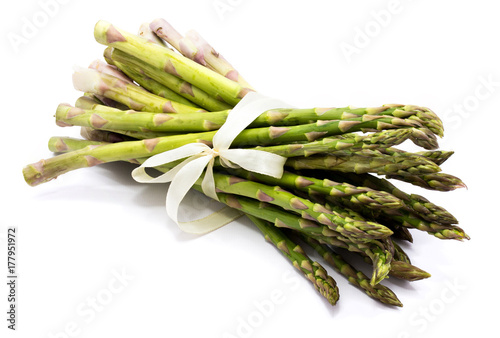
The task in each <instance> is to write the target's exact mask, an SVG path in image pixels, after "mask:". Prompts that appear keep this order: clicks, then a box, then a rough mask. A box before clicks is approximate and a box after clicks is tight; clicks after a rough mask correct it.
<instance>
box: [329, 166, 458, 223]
mask: <svg viewBox="0 0 500 338" xmlns="http://www.w3.org/2000/svg"><path fill="white" fill-rule="evenodd" d="M438 165H439V164H438ZM325 174H326V175H327V176H326V177H331V178H332V179H336V180H340V181H342V182H344V181H346V180H347V181H348V182H350V183H353V184H356V185H360V186H365V187H370V188H372V189H375V190H381V191H386V192H388V193H390V194H392V195H394V196H396V197H398V198H399V199H401V200H402V201H403V202H404V204H405V206H406V207H407V208H408V209H409V210H411V211H412V212H414V213H416V214H418V215H419V216H420V217H422V218H423V219H425V220H427V221H430V222H436V223H442V224H456V223H458V221H457V219H456V218H455V217H454V216H453V215H452V214H451V213H450V212H448V211H447V210H446V209H444V208H443V207H441V206H438V205H436V204H434V203H432V202H430V201H429V200H428V199H426V198H425V197H423V196H420V195H417V194H407V193H405V192H404V191H402V190H400V189H399V188H397V187H396V186H395V185H394V184H392V183H391V182H390V181H388V180H387V179H384V178H380V177H375V176H373V175H370V174H351V173H339V172H336V173H332V172H328V173H325Z"/></svg>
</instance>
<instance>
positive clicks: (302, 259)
mask: <svg viewBox="0 0 500 338" xmlns="http://www.w3.org/2000/svg"><path fill="white" fill-rule="evenodd" d="M247 216H248V218H250V220H251V221H252V222H253V223H254V224H255V225H256V226H257V228H258V229H259V230H260V231H261V232H262V233H263V234H264V236H265V238H266V240H267V241H269V242H270V243H272V244H274V246H276V248H278V249H279V250H280V251H281V252H282V253H283V254H284V255H285V256H286V257H287V258H288V259H289V260H290V261H291V262H292V264H293V266H294V267H295V268H297V270H299V271H300V272H302V273H303V274H304V276H305V277H306V278H307V279H309V280H310V281H311V283H312V284H313V286H314V288H315V289H316V290H317V291H318V292H319V293H320V294H321V295H322V296H323V297H325V298H326V299H327V300H328V302H329V303H330V304H331V305H335V304H336V303H337V301H338V299H339V290H338V287H337V283H336V282H335V280H334V279H333V278H332V277H331V276H329V275H328V273H327V272H326V270H325V269H324V268H323V267H322V266H321V265H320V264H319V263H318V262H315V261H313V260H311V259H310V258H309V257H308V256H307V255H306V253H305V252H304V250H302V248H301V247H300V246H299V245H297V244H296V243H294V242H293V241H292V240H291V239H290V238H288V237H287V236H286V235H285V234H284V233H283V232H282V231H280V229H278V228H276V227H275V226H273V225H272V224H271V223H269V222H266V221H264V220H262V219H260V218H257V217H254V216H251V215H247Z"/></svg>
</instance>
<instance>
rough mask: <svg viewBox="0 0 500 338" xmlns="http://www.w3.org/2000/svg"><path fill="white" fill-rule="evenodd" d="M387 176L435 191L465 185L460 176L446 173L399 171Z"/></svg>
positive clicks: (449, 189) (450, 189)
mask: <svg viewBox="0 0 500 338" xmlns="http://www.w3.org/2000/svg"><path fill="white" fill-rule="evenodd" d="M387 178H392V179H396V180H400V181H404V182H408V183H411V184H413V185H416V186H419V187H422V188H425V189H429V190H437V191H452V190H455V189H459V188H466V187H467V186H466V185H465V183H464V182H462V180H461V179H460V178H458V177H456V176H453V175H450V174H446V173H425V174H414V173H408V172H405V171H400V172H397V173H391V174H389V175H387Z"/></svg>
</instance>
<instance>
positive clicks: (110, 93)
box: [73, 69, 203, 113]
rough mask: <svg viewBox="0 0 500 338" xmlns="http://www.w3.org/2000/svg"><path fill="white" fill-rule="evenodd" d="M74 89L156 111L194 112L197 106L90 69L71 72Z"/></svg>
mask: <svg viewBox="0 0 500 338" xmlns="http://www.w3.org/2000/svg"><path fill="white" fill-rule="evenodd" d="M73 85H74V87H75V89H77V90H80V91H82V92H91V93H94V94H97V95H102V96H104V97H106V98H108V99H111V100H114V101H117V102H120V103H122V104H124V105H126V106H127V107H129V108H130V109H134V110H140V111H149V112H156V113H194V112H200V111H203V110H200V109H199V108H195V107H191V106H187V105H184V104H181V103H177V102H175V101H171V100H167V99H165V98H163V97H160V96H158V95H154V94H152V93H149V92H147V91H146V90H144V89H143V88H142V87H139V86H136V85H133V84H130V83H127V82H125V81H123V80H120V79H119V78H117V77H114V76H111V75H109V74H104V73H99V72H97V71H95V70H91V69H79V70H76V71H75V73H74V74H73Z"/></svg>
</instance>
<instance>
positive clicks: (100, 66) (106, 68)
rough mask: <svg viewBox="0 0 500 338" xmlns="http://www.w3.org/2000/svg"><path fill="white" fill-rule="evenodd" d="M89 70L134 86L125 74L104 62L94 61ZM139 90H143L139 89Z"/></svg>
mask: <svg viewBox="0 0 500 338" xmlns="http://www.w3.org/2000/svg"><path fill="white" fill-rule="evenodd" d="M89 68H90V69H94V70H97V71H98V72H100V73H104V74H108V75H111V76H114V77H116V78H118V79H120V80H122V81H123V82H126V83H128V84H134V81H132V79H131V78H130V77H128V76H127V75H126V74H124V73H123V72H122V71H121V70H120V69H118V68H116V67H115V66H113V65H109V64H107V63H106V62H103V61H101V60H94V61H92V63H91V64H90V65H89ZM139 88H140V89H141V90H144V89H143V88H141V87H139Z"/></svg>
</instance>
